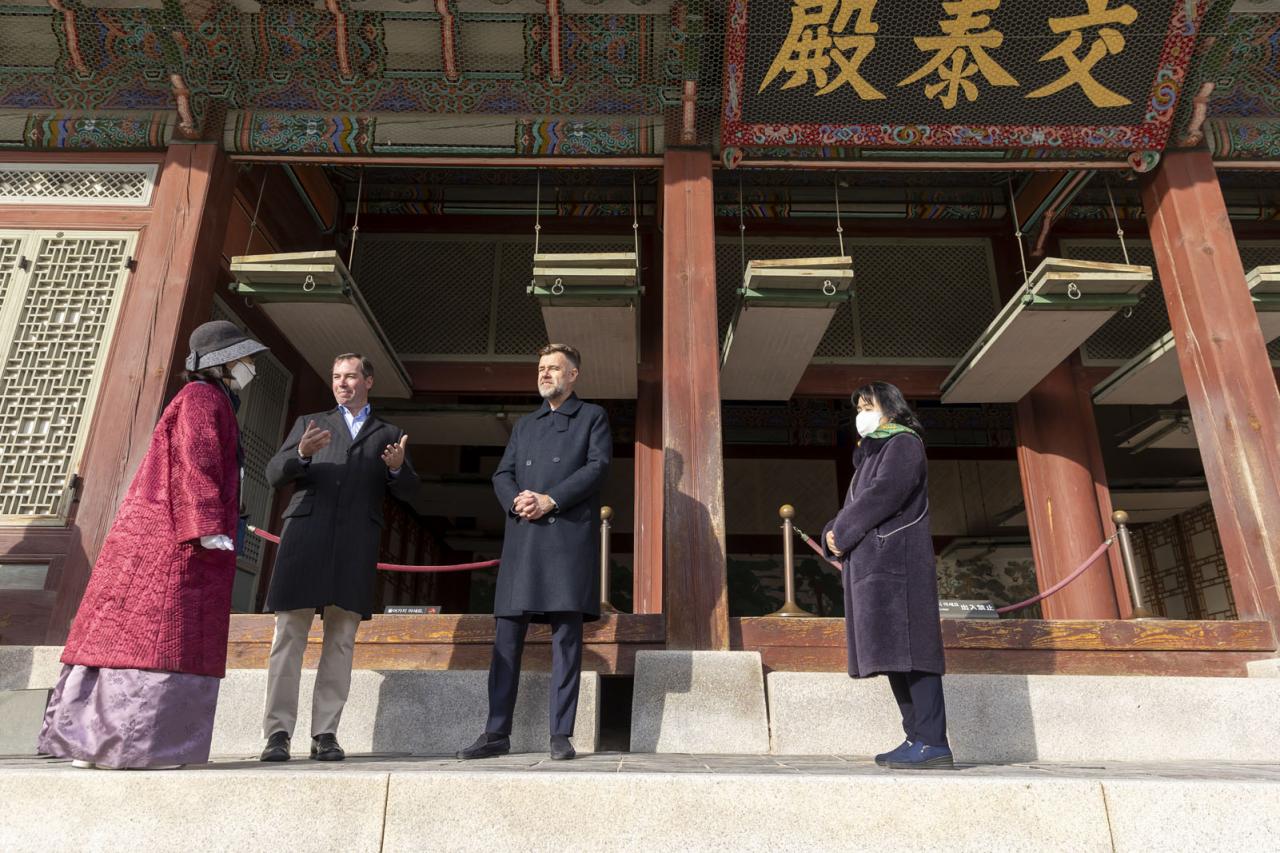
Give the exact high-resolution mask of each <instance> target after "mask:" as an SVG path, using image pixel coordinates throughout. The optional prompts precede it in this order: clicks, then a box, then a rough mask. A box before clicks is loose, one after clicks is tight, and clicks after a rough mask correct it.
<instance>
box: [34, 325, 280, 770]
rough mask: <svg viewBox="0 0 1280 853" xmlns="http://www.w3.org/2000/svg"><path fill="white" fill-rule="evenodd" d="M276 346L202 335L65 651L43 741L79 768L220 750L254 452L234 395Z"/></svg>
mask: <svg viewBox="0 0 1280 853" xmlns="http://www.w3.org/2000/svg"><path fill="white" fill-rule="evenodd" d="M265 349H266V347H265V346H263V345H262V344H260V343H258V342H257V341H255V340H253V339H252V338H249V337H248V336H246V335H245V334H244V332H242V331H240V329H238V328H237V327H236V326H235V325H234V324H232V323H228V322H226V321H221V320H219V321H214V322H211V323H205V324H204V325H202V326H200V327H199V328H198V329H196V330H195V332H193V333H192V335H191V353H190V355H188V356H187V362H186V367H187V373H186V379H187V384H186V385H185V386H184V387H183V389H182V390H181V391H180V392H178V395H177V396H176V397H174V399H173V401H172V402H171V403H169V405H168V406H167V407H166V408H165V410H164V413H163V414H162V415H161V416H160V421H159V423H157V424H156V428H155V431H154V432H153V433H152V435H151V445H150V447H149V448H148V449H147V455H146V457H145V458H144V459H143V460H142V465H141V467H139V468H138V473H137V474H136V475H135V476H134V478H133V483H132V484H131V485H130V486H129V492H128V494H127V495H126V496H125V499H124V502H123V503H122V504H121V505H120V509H119V511H118V512H117V513H116V518H115V521H114V522H113V523H112V525H111V531H110V532H109V533H108V534H107V538H106V541H105V542H104V543H103V545H102V551H101V553H100V554H99V555H98V561H97V563H96V565H95V566H94V568H93V574H92V575H91V577H90V578H89V586H88V588H87V589H86V590H85V594H84V598H83V599H82V600H81V602H80V609H79V611H78V612H77V613H76V618H75V621H74V622H73V623H72V625H71V634H70V636H69V637H68V638H67V643H66V647H65V649H64V650H63V654H62V662H63V664H64V666H63V669H62V674H61V676H60V677H59V679H58V684H57V686H56V687H55V688H54V691H53V697H52V699H51V700H50V702H49V707H48V710H47V711H46V712H45V719H44V727H43V729H42V730H41V732H40V739H39V743H38V749H39V751H40V752H41V753H43V754H46V755H53V756H57V757H59V758H70V759H72V760H73V763H74V764H75V765H76V766H78V767H101V768H104V769H121V768H126V767H127V768H160V767H173V766H177V765H183V764H196V763H203V762H205V761H207V760H208V759H209V744H210V741H211V740H212V737H213V715H214V711H215V709H216V707H217V701H218V684H219V680H220V679H221V678H222V677H223V675H225V674H226V665H227V629H228V625H229V623H230V616H231V585H232V581H233V579H234V577H235V572H236V555H235V543H234V541H233V537H234V536H235V535H236V529H237V525H238V522H239V506H240V476H241V467H242V465H243V452H242V450H241V449H240V430H239V427H238V426H237V424H236V415H235V410H236V407H237V406H238V404H239V398H238V396H237V392H238V391H240V390H242V389H243V388H244V387H245V385H247V384H248V383H249V381H250V380H251V379H252V378H253V375H254V369H253V355H254V353H258V352H261V351H263V350H265Z"/></svg>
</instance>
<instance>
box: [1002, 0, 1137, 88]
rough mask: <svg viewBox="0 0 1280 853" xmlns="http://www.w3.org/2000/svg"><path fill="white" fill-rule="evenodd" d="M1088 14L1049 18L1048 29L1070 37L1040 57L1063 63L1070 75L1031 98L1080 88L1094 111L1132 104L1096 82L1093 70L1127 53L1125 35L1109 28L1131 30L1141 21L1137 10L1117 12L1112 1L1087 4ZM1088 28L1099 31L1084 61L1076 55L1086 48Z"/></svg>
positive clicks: (1096, 0) (1126, 6) (1122, 8)
mask: <svg viewBox="0 0 1280 853" xmlns="http://www.w3.org/2000/svg"><path fill="white" fill-rule="evenodd" d="M1085 3H1086V4H1087V5H1088V8H1089V11H1088V12H1086V13H1084V14H1083V15H1075V16H1073V17H1070V18H1050V19H1049V29H1051V30H1053V31H1054V32H1055V33H1058V34H1059V35H1061V34H1062V33H1070V35H1068V36H1067V37H1066V38H1065V39H1063V41H1062V43H1061V44H1059V45H1058V46H1057V47H1055V48H1054V49H1053V50H1051V51H1049V52H1048V53H1046V54H1045V55H1044V56H1042V57H1040V61H1041V62H1046V61H1048V60H1050V59H1061V60H1062V61H1063V62H1064V63H1065V64H1066V66H1067V72H1066V73H1065V74H1063V75H1062V76H1061V77H1059V78H1058V79H1057V80H1055V81H1053V82H1052V83H1050V84H1049V85H1047V86H1043V87H1041V88H1039V89H1036V90H1035V91H1034V92H1032V93H1031V94H1030V95H1027V97H1028V98H1044V97H1047V96H1049V95H1053V94H1056V93H1058V92H1061V91H1062V90H1063V89H1067V88H1070V87H1071V86H1079V87H1080V88H1081V90H1083V91H1084V93H1085V95H1087V96H1088V98H1089V100H1090V101H1092V102H1093V105H1094V106H1095V107H1123V106H1127V105H1128V104H1130V103H1131V101H1130V100H1129V99H1128V98H1126V97H1124V96H1123V95H1120V94H1117V93H1116V92H1113V91H1111V90H1110V89H1108V88H1107V87H1106V86H1103V85H1102V84H1101V83H1099V82H1098V81H1097V80H1095V79H1094V78H1093V67H1094V66H1095V65H1097V64H1098V63H1099V62H1101V61H1102V60H1103V59H1104V58H1106V57H1107V56H1114V55H1116V54H1119V53H1120V52H1121V51H1123V50H1124V35H1123V34H1122V33H1121V32H1120V31H1119V30H1117V29H1115V28H1114V27H1110V26H1107V25H1108V24H1121V25H1123V26H1126V27H1127V26H1129V25H1130V24H1132V23H1133V22H1134V21H1136V20H1138V10H1136V9H1134V8H1133V7H1132V6H1130V5H1129V4H1128V3H1125V4H1124V5H1123V6H1118V7H1116V8H1115V9H1110V8H1108V7H1109V6H1110V5H1111V0H1085ZM1088 27H1100V29H1099V30H1098V31H1097V34H1096V37H1095V38H1094V40H1093V44H1091V45H1090V46H1089V52H1088V53H1087V54H1085V56H1084V58H1083V59H1081V58H1080V57H1078V56H1077V55H1076V51H1077V50H1079V49H1080V47H1081V46H1082V45H1083V44H1084V30H1085V29H1086V28H1088Z"/></svg>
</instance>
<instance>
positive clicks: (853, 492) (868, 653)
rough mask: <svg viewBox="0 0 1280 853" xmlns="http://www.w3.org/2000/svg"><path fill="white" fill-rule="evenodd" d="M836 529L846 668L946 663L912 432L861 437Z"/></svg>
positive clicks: (861, 672) (927, 667) (832, 526)
mask: <svg viewBox="0 0 1280 853" xmlns="http://www.w3.org/2000/svg"><path fill="white" fill-rule="evenodd" d="M853 464H854V474H853V482H852V483H851V484H850V486H849V492H848V494H847V495H846V497H845V503H844V507H843V508H842V509H841V510H840V513H839V515H837V516H836V517H835V518H834V519H832V520H831V521H830V522H828V523H827V526H826V527H825V528H823V530H822V545H823V548H826V547H827V544H826V543H827V532H828V531H832V530H834V531H835V540H836V548H838V549H839V550H840V551H841V552H843V554H844V556H843V558H842V562H843V563H844V573H843V574H844V612H845V632H846V635H847V640H848V655H849V675H851V676H853V677H854V678H866V677H868V676H871V675H876V674H878V673H882V672H909V671H911V670H917V671H920V672H934V673H938V674H941V673H942V672H943V671H944V669H945V665H944V662H943V653H942V629H941V624H940V623H939V617H938V573H937V563H936V560H935V558H934V553H933V537H932V536H931V535H930V533H929V474H928V465H927V463H926V461H925V452H924V442H922V441H921V440H920V438H919V436H917V435H916V434H915V433H912V432H899V433H896V434H894V435H890V436H889V437H887V438H872V437H868V438H864V439H863V440H862V442H861V444H860V445H859V446H858V449H857V450H856V451H854V454H853Z"/></svg>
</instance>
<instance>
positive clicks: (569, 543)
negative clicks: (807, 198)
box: [493, 395, 613, 621]
mask: <svg viewBox="0 0 1280 853" xmlns="http://www.w3.org/2000/svg"><path fill="white" fill-rule="evenodd" d="M612 457H613V437H612V435H611V433H610V432H609V418H608V417H607V416H606V415H605V412H604V409H602V408H600V407H599V406H597V405H594V404H592V403H584V402H582V401H581V400H579V399H578V397H577V395H570V396H569V399H567V400H565V401H564V403H563V404H561V406H560V408H558V409H556V410H554V411H553V410H552V409H551V407H550V406H549V405H548V404H547V403H546V401H543V403H542V408H540V409H538V410H537V411H535V412H531V413H530V414H528V415H525V416H524V417H523V418H521V419H520V420H519V421H517V422H516V425H515V428H514V429H512V431H511V440H510V441H509V442H508V443H507V450H506V453H504V454H503V455H502V461H501V462H500V463H498V469H497V471H495V472H494V474H493V491H494V493H495V494H497V496H498V503H499V504H501V505H502V509H503V511H504V512H506V514H507V523H506V532H505V535H504V537H503V541H502V564H501V565H500V566H499V568H498V589H497V592H496V593H495V595H494V602H493V613H494V615H495V616H521V615H524V614H531V616H532V620H533V621H544V620H543V618H542V614H545V613H551V612H578V613H581V614H583V618H584V619H585V620H587V621H591V620H594V619H598V618H599V617H600V571H599V567H600V527H599V524H600V520H599V519H600V490H601V488H602V487H603V486H604V481H605V477H607V476H608V474H609V462H610V460H611V459H612ZM525 489H528V490H530V491H534V492H538V493H540V494H544V495H549V496H550V497H551V498H552V499H553V500H554V501H555V502H556V504H557V505H558V506H559V509H557V510H554V511H553V512H551V513H548V514H547V515H544V516H543V517H542V518H540V519H538V520H537V521H528V520H526V519H523V518H521V517H520V516H518V515H516V514H515V513H514V512H513V511H512V509H511V505H512V503H513V502H514V501H515V499H516V495H518V494H519V493H520V492H522V491H524V490H525Z"/></svg>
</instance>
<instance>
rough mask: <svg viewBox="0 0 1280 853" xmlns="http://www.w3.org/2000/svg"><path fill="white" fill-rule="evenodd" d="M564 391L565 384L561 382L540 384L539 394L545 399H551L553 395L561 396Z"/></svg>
mask: <svg viewBox="0 0 1280 853" xmlns="http://www.w3.org/2000/svg"><path fill="white" fill-rule="evenodd" d="M563 393H564V386H563V385H562V384H560V383H559V382H557V383H555V384H554V385H539V386H538V394H539V395H540V396H541V397H542V399H544V400H550V399H551V398H553V397H559V396H560V395H561V394H563Z"/></svg>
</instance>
